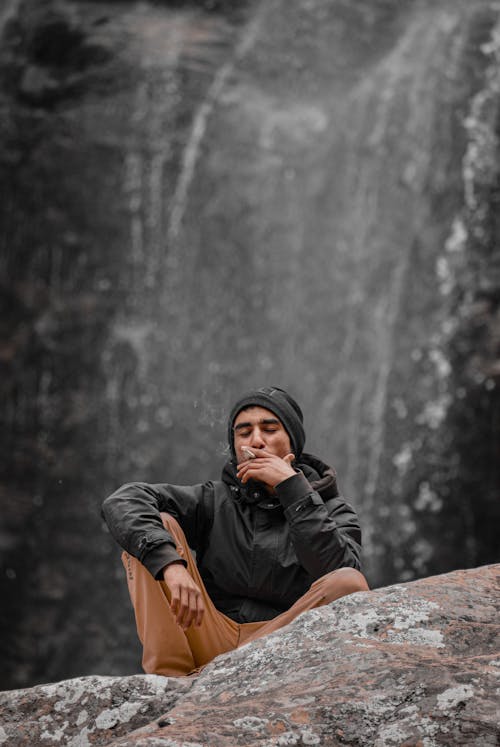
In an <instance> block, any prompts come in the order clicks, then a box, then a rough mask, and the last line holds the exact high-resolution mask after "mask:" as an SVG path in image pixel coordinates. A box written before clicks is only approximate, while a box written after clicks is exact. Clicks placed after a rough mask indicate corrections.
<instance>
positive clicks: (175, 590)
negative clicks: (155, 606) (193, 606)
mask: <svg viewBox="0 0 500 747" xmlns="http://www.w3.org/2000/svg"><path fill="white" fill-rule="evenodd" d="M170 595H171V597H170V609H171V610H172V612H173V613H174V615H175V616H176V619H177V612H178V610H179V603H180V592H179V587H178V586H177V585H175V586H172V587H171V589H170Z"/></svg>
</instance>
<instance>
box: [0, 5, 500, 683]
mask: <svg viewBox="0 0 500 747" xmlns="http://www.w3.org/2000/svg"><path fill="white" fill-rule="evenodd" d="M0 23H1V24H2V33H3V42H2V45H1V47H0V76H1V91H0V115H1V116H0V132H1V145H0V180H1V194H2V202H1V208H0V241H1V242H2V243H1V249H0V262H1V291H2V297H1V304H2V315H1V317H0V319H1V321H0V323H1V325H2V332H3V334H2V342H1V348H0V359H1V365H2V372H3V376H2V384H1V387H2V391H1V398H0V401H1V426H2V449H1V454H0V459H1V469H2V476H1V481H0V490H1V495H2V514H1V520H0V521H1V527H0V552H1V563H2V565H1V569H0V587H1V589H0V591H1V593H2V599H3V600H4V602H5V603H3V604H2V617H1V630H0V633H1V638H2V646H3V647H5V654H4V656H3V660H4V661H5V665H4V668H3V673H2V675H3V679H4V681H3V682H2V683H1V686H4V687H9V686H24V685H26V684H31V683H33V682H37V681H47V680H53V679H58V678H61V677H68V676H74V675H80V674H86V673H94V672H98V673H105V674H114V673H124V672H132V671H137V670H138V661H139V654H138V646H137V644H136V642H135V631H134V626H133V622H132V618H131V611H130V608H129V603H128V600H127V598H126V592H125V589H124V584H123V582H122V578H121V576H122V574H121V568H120V565H119V560H118V552H117V550H116V548H115V547H114V545H113V543H112V542H111V540H110V538H109V536H108V535H107V533H106V531H105V528H104V527H103V525H102V522H101V519H100V516H99V509H100V502H101V500H102V498H103V497H104V496H105V495H106V494H108V493H109V492H110V491H111V490H113V489H114V488H115V487H116V486H118V485H119V484H120V483H121V482H125V481H128V480H132V479H134V480H135V479H140V480H146V481H151V482H154V481H161V480H169V481H171V482H183V481H188V482H196V481H199V480H203V479H206V478H216V477H217V476H218V473H219V470H220V466H221V465H222V463H223V460H224V438H225V427H224V419H225V412H226V410H227V407H228V405H229V404H230V403H231V401H232V399H233V398H234V396H236V394H238V393H239V392H240V391H241V390H242V389H243V388H247V387H249V386H254V385H261V384H262V383H276V384H277V385H282V386H285V387H287V388H289V389H290V390H291V391H292V392H293V393H294V394H295V395H296V396H297V398H298V399H299V400H300V401H301V403H302V404H303V406H304V410H305V412H306V420H307V423H306V425H307V432H308V444H307V445H308V448H309V450H310V451H314V452H317V453H318V454H319V455H320V456H322V457H323V458H325V459H326V460H327V461H332V462H333V463H334V464H335V466H336V467H337V470H338V472H339V479H340V484H341V487H342V488H343V491H344V492H345V493H346V494H347V495H348V496H350V497H351V499H352V501H353V503H354V504H355V505H356V507H357V508H358V510H359V512H360V514H361V518H362V523H363V527H364V532H365V547H366V551H365V570H366V572H367V574H368V576H369V578H370V581H371V583H372V584H374V585H380V584H384V583H391V582H395V581H398V580H405V579H411V578H415V577H419V576H423V575H427V574H431V573H436V572H439V571H444V570H449V569H452V568H456V567H464V566H474V565H478V564H481V563H485V562H491V561H493V560H495V559H498V548H497V545H498V543H497V539H496V535H495V527H496V526H498V518H499V516H498V512H499V508H498V506H499V502H498V491H499V473H498V464H499V428H498V420H499V404H498V377H499V373H500V363H499V359H500V356H499V335H500V331H499V330H500V325H499V318H498V301H499V289H500V276H499V275H500V268H499V253H498V248H497V247H498V215H499V211H498V200H499V194H500V192H499V184H498V164H499V154H498V130H499V118H498V110H499V90H500V44H499V42H498V39H499V23H500V21H499V13H498V6H497V5H496V4H495V3H494V2H493V1H491V2H490V1H487V0H480V1H479V2H475V3H473V4H471V3H468V2H465V0H463V1H458V2H457V1H455V2H446V0H441V1H440V2H424V1H423V0H422V1H421V2H418V1H417V0H415V1H414V2H410V1H409V0H407V1H406V2H403V3H402V2H396V1H395V0H376V2H370V3H368V2H361V0H354V1H353V0H349V2H347V1H345V2H344V1H342V0H334V1H333V2H332V0H318V1H317V2H314V3H310V2H306V1H305V0H294V2H290V1H289V0H288V1H287V2H285V0H274V1H273V2H265V3H260V4H259V3H257V2H250V0H249V1H248V2H246V3H244V2H240V3H210V2H205V3H188V2H184V3H183V2H178V3H166V2H164V3H160V2H158V3H150V4H148V3H134V2H124V1H123V2H120V1H117V2H99V3H97V2H92V1H91V0H87V1H86V2H85V1H84V0H71V1H70V0H67V1H66V2H56V0H43V1H41V0H37V1H36V2H35V0H24V2H21V1H19V2H14V1H13V0H11V2H10V3H7V4H6V5H5V7H4V9H2V11H1V13H0ZM214 457H215V458H214Z"/></svg>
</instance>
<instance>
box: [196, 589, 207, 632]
mask: <svg viewBox="0 0 500 747" xmlns="http://www.w3.org/2000/svg"><path fill="white" fill-rule="evenodd" d="M204 614H205V604H204V602H203V597H202V595H201V594H199V595H198V597H197V598H196V619H195V625H196V627H197V628H199V627H200V625H201V623H202V621H203V615H204Z"/></svg>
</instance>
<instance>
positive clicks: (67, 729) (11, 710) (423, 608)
mask: <svg viewBox="0 0 500 747" xmlns="http://www.w3.org/2000/svg"><path fill="white" fill-rule="evenodd" d="M499 621H500V565H496V566H485V567H481V568H477V569H474V570H468V571H455V572H453V573H449V574H446V575H442V576H435V577H431V578H426V579H423V580H421V581H415V582H411V583H408V584H405V585H400V584H398V585H395V586H389V587H386V588H383V589H378V590H376V591H372V592H368V593H365V594H363V593H358V594H353V595H351V596H350V597H345V598H343V599H341V600H338V601H337V602H334V603H332V604H330V605H328V606H326V607H321V608H318V609H316V610H312V611H311V612H308V613H305V614H303V615H302V616H300V617H299V618H298V619H297V620H296V621H294V622H293V623H292V624H291V625H289V626H287V627H286V628H284V629H283V630H281V631H278V632H277V633H275V634H273V635H271V636H268V637H267V638H264V639H262V640H260V641H256V642H254V643H252V644H249V645H247V646H244V647H243V648H241V649H239V650H236V651H233V652H231V653H228V654H223V655H222V656H219V657H218V658H217V659H216V660H214V661H213V662H212V663H211V664H209V665H208V666H207V667H206V668H205V669H204V670H202V672H201V673H200V674H199V675H197V676H194V677H189V678H177V679H176V678H162V677H156V676H152V675H149V676H140V675H136V676H133V677H122V678H112V677H83V678H77V679H74V680H68V681H65V682H59V683H56V684H51V685H40V686H38V687H34V688H31V689H28V690H17V691H10V692H4V693H1V694H0V714H1V724H2V725H1V726H0V744H5V745H9V747H10V745H12V746H13V747H14V746H16V747H17V746H19V747H21V745H38V744H43V745H45V746H46V747H50V745H62V744H64V745H70V746H72V747H77V746H78V747H89V745H114V746H116V747H118V745H120V747H195V745H196V747H201V746H202V745H214V747H219V746H220V747H226V746H227V747H234V746H235V745H252V746H257V745H262V747H284V746H285V745H302V746H304V747H305V745H318V746H319V745H325V746H326V745H328V746H331V747H341V746H346V745H351V746H352V747H402V746H404V747H438V746H440V745H448V746H449V747H458V746H459V745H466V746H467V747H471V746H472V745H478V746H479V745H481V747H488V746H489V747H496V745H498V740H499V738H500V719H499V711H498V677H499V673H500V622H499Z"/></svg>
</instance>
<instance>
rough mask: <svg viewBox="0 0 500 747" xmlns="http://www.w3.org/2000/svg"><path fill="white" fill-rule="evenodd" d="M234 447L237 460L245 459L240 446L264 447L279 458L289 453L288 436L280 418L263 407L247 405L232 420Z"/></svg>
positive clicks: (290, 449)
mask: <svg viewBox="0 0 500 747" xmlns="http://www.w3.org/2000/svg"><path fill="white" fill-rule="evenodd" d="M233 428H234V449H235V451H236V458H237V460H238V462H243V461H245V459H246V457H245V456H244V455H243V454H242V452H241V447H242V446H248V447H250V448H251V449H252V450H254V449H266V451H270V452H271V453H272V454H275V455H276V456H279V457H281V458H283V457H285V456H286V455H287V454H290V453H291V451H292V447H291V445H290V437H289V435H288V433H287V432H286V430H285V428H284V426H283V424H282V423H281V420H279V419H278V418H277V417H276V415H275V414H274V413H273V412H271V411H270V410H266V409H265V407H258V406H255V407H247V408H246V409H245V410H241V412H239V413H238V415H237V416H236V419H235V421H234V426H233Z"/></svg>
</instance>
